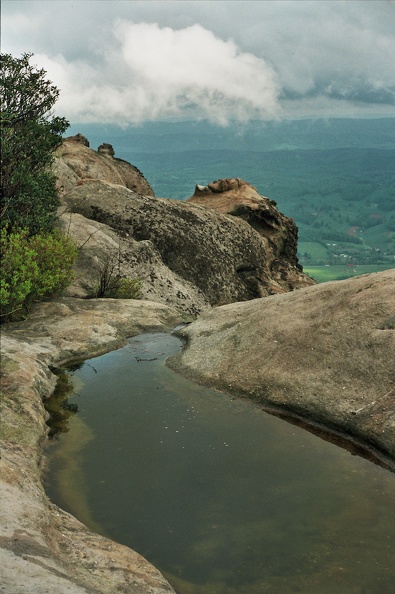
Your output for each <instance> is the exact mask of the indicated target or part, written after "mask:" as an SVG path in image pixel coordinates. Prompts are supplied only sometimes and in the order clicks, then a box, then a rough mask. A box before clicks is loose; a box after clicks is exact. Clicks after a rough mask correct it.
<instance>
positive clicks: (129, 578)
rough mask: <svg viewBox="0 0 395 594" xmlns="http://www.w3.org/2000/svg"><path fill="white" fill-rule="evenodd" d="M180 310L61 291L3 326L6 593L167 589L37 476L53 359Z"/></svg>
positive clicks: (163, 322) (158, 325)
mask: <svg viewBox="0 0 395 594" xmlns="http://www.w3.org/2000/svg"><path fill="white" fill-rule="evenodd" d="M178 321H179V316H178V315H177V314H176V312H174V311H173V310H171V309H169V308H167V307H165V306H163V305H160V304H157V303H152V302H147V301H144V302H142V301H133V300H126V301H123V300H111V299H109V300H82V301H81V300H78V299H62V300H60V301H56V302H50V303H43V304H40V305H38V306H36V307H35V308H34V310H33V312H32V314H31V316H30V318H29V319H28V320H26V321H24V322H21V323H17V324H10V325H8V326H6V327H3V329H2V330H3V331H2V336H1V339H2V349H1V352H2V365H1V372H2V396H1V398H2V400H1V434H0V438H1V460H0V567H1V587H2V589H3V590H4V592H6V593H7V594H22V593H27V592H29V594H43V592H54V593H55V592H56V594H87V593H92V594H93V593H95V594H99V593H102V594H113V593H114V592H128V593H130V594H165V593H166V594H170V593H172V592H173V594H174V590H173V589H172V588H171V586H170V585H169V584H168V583H167V582H166V580H165V579H164V578H163V576H162V575H161V574H160V573H159V571H157V570H156V569H155V568H154V567H153V566H152V565H150V563H148V562H147V561H146V560H145V559H144V558H143V557H141V556H140V555H139V554H138V553H135V552H134V551H132V550H131V549H129V548H127V547H124V546H122V545H119V544H117V543H115V542H113V541H111V540H109V539H107V538H104V537H102V536H99V535H98V534H95V533H93V532H91V531H90V530H88V528H87V527H86V526H84V525H83V524H81V523H80V522H78V521H77V520H76V519H75V518H74V517H73V516H71V515H69V514H67V513H66V512H64V511H63V510H61V509H60V508H58V507H56V506H55V505H53V504H52V503H51V502H50V500H49V499H48V498H47V496H46V494H45V491H44V488H43V485H42V482H41V474H42V462H43V452H42V445H43V443H44V442H45V435H46V430H47V428H46V425H45V418H46V413H45V410H44V407H43V403H42V399H43V398H45V397H47V396H49V395H50V394H51V393H52V391H53V389H54V386H55V383H56V377H55V376H54V374H53V373H52V372H51V371H50V368H51V367H52V366H56V365H59V364H60V363H64V362H66V361H70V360H76V359H77V360H79V359H84V358H88V357H91V356H94V355H97V354H100V353H103V352H106V351H108V350H112V349H114V348H117V347H118V346H120V345H122V344H123V343H124V341H125V338H126V337H128V336H133V335H134V334H138V333H139V332H142V331H149V330H156V331H162V330H166V329H170V328H173V327H174V325H175V324H177V322H178Z"/></svg>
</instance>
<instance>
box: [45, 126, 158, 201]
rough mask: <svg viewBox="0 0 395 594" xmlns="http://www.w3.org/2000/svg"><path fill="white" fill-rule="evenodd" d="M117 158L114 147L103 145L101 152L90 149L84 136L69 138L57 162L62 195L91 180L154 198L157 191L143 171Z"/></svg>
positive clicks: (55, 168)
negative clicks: (123, 187) (104, 182)
mask: <svg viewBox="0 0 395 594" xmlns="http://www.w3.org/2000/svg"><path fill="white" fill-rule="evenodd" d="M114 154H115V153H114V149H113V147H112V146H111V145H110V144H102V145H101V146H100V147H99V149H98V151H94V150H93V149H91V148H89V141H88V140H87V139H86V138H85V136H83V135H82V134H76V135H75V136H70V137H69V138H66V139H65V140H64V142H63V143H62V145H61V147H60V148H59V149H58V151H57V154H56V158H55V162H54V171H55V174H56V176H57V179H58V188H59V191H60V192H61V193H64V192H68V191H69V190H71V189H72V188H73V187H74V186H76V185H81V184H83V183H85V182H86V181H87V180H92V179H100V180H103V181H106V182H109V183H113V184H119V185H121V186H125V187H126V188H129V189H130V190H133V191H134V192H136V193H137V194H144V195H145V196H153V195H154V191H153V190H152V188H151V186H150V185H149V183H148V182H147V180H146V179H145V177H144V176H143V174H142V173H141V171H139V170H138V169H137V167H134V165H131V164H130V163H128V162H127V161H124V160H122V159H117V158H115V157H114Z"/></svg>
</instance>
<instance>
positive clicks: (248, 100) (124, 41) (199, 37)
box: [34, 21, 279, 125]
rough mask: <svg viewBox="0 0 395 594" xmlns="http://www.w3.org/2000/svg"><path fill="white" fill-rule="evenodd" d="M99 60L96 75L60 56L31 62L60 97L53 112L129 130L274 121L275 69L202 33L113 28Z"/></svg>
mask: <svg viewBox="0 0 395 594" xmlns="http://www.w3.org/2000/svg"><path fill="white" fill-rule="evenodd" d="M100 55H101V62H100V63H99V64H98V63H96V64H95V67H94V68H93V66H90V65H89V64H88V63H86V62H82V61H68V62H67V61H66V60H65V59H64V58H63V57H62V56H56V57H54V58H49V57H48V56H46V55H44V54H41V55H35V57H34V61H35V62H37V63H39V65H40V66H43V67H44V68H45V69H46V70H47V72H48V75H49V77H50V78H51V79H52V80H53V82H54V83H55V84H56V85H57V86H58V87H59V88H60V89H61V91H62V92H61V97H60V99H59V102H58V104H57V110H58V111H59V113H63V114H64V115H65V116H66V117H68V118H69V119H70V120H72V121H81V120H83V121H107V122H116V123H122V124H126V123H138V122H142V121H146V120H155V119H158V118H166V117H177V116H181V115H186V114H190V115H193V116H194V117H200V118H204V119H207V120H209V121H212V122H215V123H218V124H221V125H225V124H227V123H228V121H229V120H235V119H236V120H239V121H247V120H249V119H251V118H261V119H273V118H276V117H278V114H279V102H278V93H279V84H278V81H277V77H276V74H275V73H274V71H273V69H272V68H271V67H270V66H269V65H268V64H267V63H266V62H265V61H264V60H263V59H262V58H257V57H256V56H254V55H253V54H251V53H247V52H242V51H240V49H239V48H238V47H237V45H236V44H235V43H234V42H233V41H231V40H228V41H223V40H222V39H220V38H218V37H216V36H215V35H214V33H212V32H211V31H209V30H208V29H205V28H204V27H202V26H201V25H197V24H196V25H192V26H190V27H186V28H183V29H172V28H170V27H160V26H159V25H158V24H155V23H131V22H128V21H118V22H117V23H116V24H115V26H114V39H113V43H112V45H111V46H110V47H108V46H107V48H106V49H105V51H104V50H102V51H101V52H100Z"/></svg>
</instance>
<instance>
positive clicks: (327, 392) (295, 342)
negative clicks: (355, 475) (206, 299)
mask: <svg viewBox="0 0 395 594" xmlns="http://www.w3.org/2000/svg"><path fill="white" fill-rule="evenodd" d="M181 333H182V335H183V336H184V337H185V338H186V339H187V341H188V344H187V347H186V349H185V350H184V351H183V352H182V354H181V355H180V356H179V358H176V359H174V360H172V363H171V366H172V367H174V368H175V369H177V370H179V371H181V372H182V373H184V374H186V375H189V376H190V377H192V378H193V379H195V380H197V381H200V382H202V383H204V384H208V385H210V386H214V387H216V388H219V389H222V390H225V391H228V392H234V393H236V394H240V395H242V396H245V397H248V398H251V399H253V400H254V401H256V402H258V403H261V404H263V405H264V406H266V407H268V408H272V409H275V410H277V411H282V412H283V413H292V414H293V415H297V416H298V417H300V418H302V419H305V420H306V421H308V422H312V423H313V422H315V423H318V424H319V425H322V426H325V427H326V428H329V429H331V430H334V431H340V432H341V433H344V434H346V435H348V436H350V437H352V438H355V439H357V440H359V441H360V442H362V443H363V444H364V445H365V446H366V447H371V448H373V449H374V450H376V452H377V453H378V454H379V455H381V454H383V455H384V456H387V457H390V458H391V459H392V463H394V460H395V358H394V353H395V270H388V271H386V272H382V273H376V274H369V275H364V276H360V277H357V278H353V279H349V280H345V281H336V282H329V283H324V284H322V285H316V286H314V287H309V288H306V289H301V290H299V291H295V292H293V293H287V294H283V295H275V296H271V297H267V298H265V299H257V300H253V301H249V302H247V303H234V304H230V305H226V306H223V307H218V308H216V309H212V310H209V311H206V312H204V314H202V315H201V316H200V317H199V319H198V320H197V321H195V322H193V323H192V324H191V325H190V326H188V327H186V328H185V329H184V330H182V332H181Z"/></svg>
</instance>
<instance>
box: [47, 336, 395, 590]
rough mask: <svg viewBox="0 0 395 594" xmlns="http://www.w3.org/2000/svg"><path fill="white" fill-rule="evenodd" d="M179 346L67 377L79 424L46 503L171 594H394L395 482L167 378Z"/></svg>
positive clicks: (134, 349) (94, 363)
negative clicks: (117, 547) (107, 542)
mask: <svg viewBox="0 0 395 594" xmlns="http://www.w3.org/2000/svg"><path fill="white" fill-rule="evenodd" d="M179 348H180V344H179V341H178V340H177V339H176V338H175V337H172V336H169V335H161V334H154V335H142V336H139V337H136V338H134V339H132V340H131V341H130V342H129V344H128V345H127V346H126V347H125V348H124V349H121V350H119V351H115V352H113V353H109V354H107V355H104V356H102V357H97V358H95V359H94V360H91V361H89V362H87V364H84V365H83V366H82V367H81V369H79V370H77V371H76V372H75V373H74V374H73V381H74V382H76V381H77V382H78V395H75V396H73V397H72V398H70V402H71V403H73V404H77V405H78V409H79V412H78V415H77V416H76V417H75V419H77V418H78V419H80V420H81V424H80V426H75V424H74V421H75V419H72V420H71V421H70V423H71V431H70V432H69V433H67V434H65V435H62V437H61V439H60V440H59V442H58V443H57V444H55V446H54V447H53V455H52V464H51V469H50V474H49V476H48V490H49V494H50V496H51V497H52V498H53V499H54V500H55V502H56V503H58V504H59V505H61V506H62V507H65V508H66V509H67V510H68V511H71V512H72V513H74V514H75V515H76V516H77V517H79V518H80V519H81V520H82V521H85V522H86V523H88V524H90V522H94V523H95V526H94V528H95V529H98V527H100V530H101V531H102V532H105V533H106V535H109V536H111V538H114V539H116V540H118V541H119V542H122V543H124V544H127V545H129V546H131V547H132V548H134V549H136V550H137V551H138V552H139V553H141V554H143V555H144V556H145V557H147V558H148V559H149V560H150V561H151V562H152V563H154V565H156V566H157V567H158V568H159V569H160V570H161V571H162V572H163V573H164V574H165V575H166V577H167V578H168V579H169V581H170V582H171V583H172V585H173V586H174V587H175V589H176V590H177V591H178V592H179V593H180V594H203V593H204V594H234V593H238V594H241V593H242V594H255V593H260V594H261V593H263V592H265V593H268V594H289V593H294V592H303V594H354V593H355V594H368V593H369V594H385V593H388V594H389V593H390V592H391V593H392V592H393V584H394V580H395V569H394V567H393V555H394V547H395V518H394V514H393V509H395V489H394V486H395V476H394V475H393V474H390V473H389V472H387V471H385V470H383V469H382V468H379V467H377V466H375V465H373V464H371V463H369V462H368V461H366V460H364V459H362V458H359V457H355V456H351V455H350V454H349V453H348V452H347V451H345V450H343V449H341V448H339V447H337V446H336V445H334V444H331V443H328V442H326V441H323V440H321V439H319V438H318V437H316V436H315V435H313V434H311V433H308V432H306V431H304V430H303V429H302V428H300V427H297V426H294V425H290V424H289V423H286V422H284V421H282V420H280V419H278V418H276V417H273V416H270V415H268V414H266V413H264V412H263V411H261V410H259V409H258V408H256V407H254V406H253V405H251V404H250V403H248V402H244V401H240V400H232V399H230V398H229V397H228V396H226V395H223V394H221V393H220V392H217V391H213V390H208V389H205V388H202V387H201V386H197V385H195V384H193V383H191V382H189V381H187V380H185V379H184V378H182V377H180V376H178V375H176V374H175V373H174V372H172V371H171V370H170V369H168V368H167V367H166V366H165V364H164V360H165V358H166V357H167V356H169V355H170V354H172V353H174V352H175V351H177V349H179ZM87 435H88V436H89V439H88V440H87V439H86V437H87ZM70 440H71V442H72V443H73V444H74V446H73V447H74V449H73V447H71V449H70ZM78 444H80V446H79V445H78ZM75 446H76V447H75ZM68 448H69V451H68ZM76 460H77V466H76ZM73 465H74V469H73ZM65 473H66V474H65ZM62 476H63V480H62ZM65 476H67V485H68V486H67V490H65V480H64V477H65ZM76 494H77V496H76Z"/></svg>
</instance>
